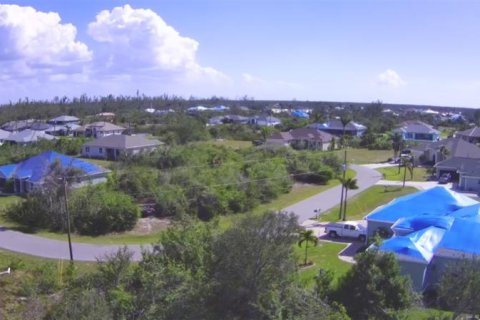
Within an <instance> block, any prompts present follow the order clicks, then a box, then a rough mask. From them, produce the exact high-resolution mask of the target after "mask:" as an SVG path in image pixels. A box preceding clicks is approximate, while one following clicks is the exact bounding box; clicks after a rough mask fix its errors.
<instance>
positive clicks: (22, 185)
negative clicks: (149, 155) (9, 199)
mask: <svg viewBox="0 0 480 320" xmlns="http://www.w3.org/2000/svg"><path fill="white" fill-rule="evenodd" d="M56 162H58V163H59V164H60V165H61V167H62V168H64V169H76V170H79V171H80V172H81V174H80V177H79V183H82V182H91V183H99V182H104V181H106V177H107V173H108V172H109V171H108V170H106V169H104V168H102V167H100V166H98V165H95V164H93V163H91V162H88V161H85V160H81V159H78V158H74V157H69V156H66V155H63V154H60V153H57V152H54V151H46V152H43V153H41V154H38V155H36V156H34V157H31V158H29V159H26V160H24V161H22V162H20V163H17V164H8V165H4V166H0V185H3V186H4V185H5V184H6V182H7V181H8V180H10V179H11V180H13V190H14V192H15V193H27V192H30V191H31V190H33V189H34V188H35V187H38V186H41V185H42V184H43V182H44V180H45V178H46V177H47V176H48V175H49V174H50V173H51V172H52V165H54V164H55V163H56Z"/></svg>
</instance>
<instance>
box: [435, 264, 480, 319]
mask: <svg viewBox="0 0 480 320" xmlns="http://www.w3.org/2000/svg"><path fill="white" fill-rule="evenodd" d="M479 292H480V260H479V258H470V259H469V258H466V259H462V260H459V261H458V262H456V263H451V264H450V265H447V267H446V268H445V270H444V272H443V274H442V277H441V279H440V282H439V285H438V300H439V303H440V307H447V308H448V309H449V310H452V311H453V312H454V315H453V317H452V319H457V317H458V316H459V315H460V314H469V315H471V316H472V319H477V318H478V316H480V304H479V303H478V293H479Z"/></svg>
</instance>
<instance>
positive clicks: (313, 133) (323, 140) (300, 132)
mask: <svg viewBox="0 0 480 320" xmlns="http://www.w3.org/2000/svg"><path fill="white" fill-rule="evenodd" d="M332 139H335V138H334V136H332V135H331V134H328V133H326V132H323V131H320V130H317V129H313V128H299V129H293V130H290V131H288V132H275V133H273V134H272V135H271V136H270V138H268V139H267V144H270V145H274V144H277V145H285V146H291V147H292V148H295V149H301V150H303V149H308V150H322V151H326V150H329V148H330V144H331V142H332Z"/></svg>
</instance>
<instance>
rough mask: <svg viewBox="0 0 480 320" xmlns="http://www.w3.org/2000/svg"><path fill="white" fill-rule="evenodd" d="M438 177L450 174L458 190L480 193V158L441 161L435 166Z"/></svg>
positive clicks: (457, 158) (456, 158)
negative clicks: (456, 182)
mask: <svg viewBox="0 0 480 320" xmlns="http://www.w3.org/2000/svg"><path fill="white" fill-rule="evenodd" d="M435 168H436V171H437V176H440V175H441V174H443V173H450V174H452V176H453V177H454V179H455V180H456V181H458V184H457V186H456V187H457V188H458V189H459V190H463V191H469V192H480V158H462V157H455V158H450V159H447V160H444V161H440V162H439V163H437V164H436V165H435Z"/></svg>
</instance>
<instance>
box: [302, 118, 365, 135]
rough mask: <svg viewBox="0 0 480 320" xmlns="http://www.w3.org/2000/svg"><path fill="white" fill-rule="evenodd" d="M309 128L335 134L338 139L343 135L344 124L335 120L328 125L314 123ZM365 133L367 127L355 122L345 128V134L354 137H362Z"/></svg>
mask: <svg viewBox="0 0 480 320" xmlns="http://www.w3.org/2000/svg"><path fill="white" fill-rule="evenodd" d="M308 127H309V128H313V129H316V130H320V131H324V132H327V133H329V134H333V135H335V136H337V137H339V136H341V135H343V124H342V121H340V120H339V119H333V120H330V121H328V122H326V123H312V124H311V125H309V126H308ZM365 131H367V127H366V126H364V125H363V124H360V123H357V122H354V121H350V122H349V123H347V125H346V126H345V134H346V135H350V136H354V137H360V136H362V135H363V134H364V133H365Z"/></svg>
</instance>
